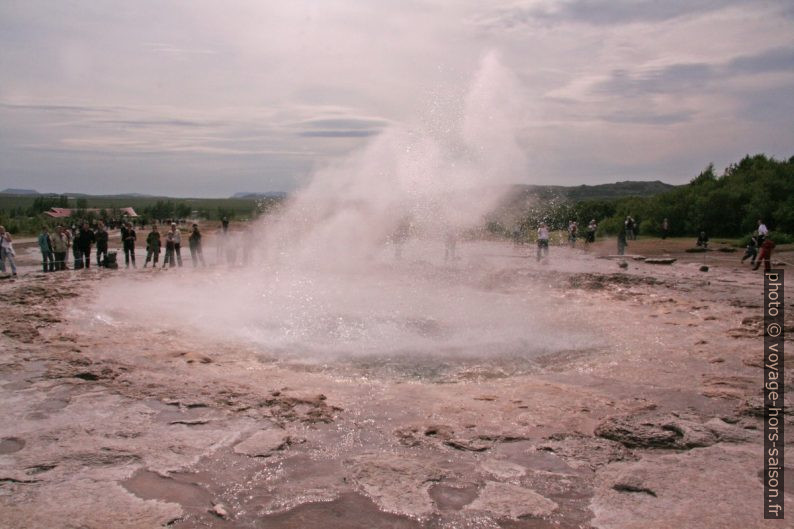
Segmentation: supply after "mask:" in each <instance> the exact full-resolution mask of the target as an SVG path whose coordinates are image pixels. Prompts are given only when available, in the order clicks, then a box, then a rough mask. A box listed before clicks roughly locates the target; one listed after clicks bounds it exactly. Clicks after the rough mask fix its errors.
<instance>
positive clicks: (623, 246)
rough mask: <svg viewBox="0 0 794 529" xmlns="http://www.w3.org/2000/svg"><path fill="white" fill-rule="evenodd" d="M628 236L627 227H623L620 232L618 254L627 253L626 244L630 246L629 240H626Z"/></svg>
mask: <svg viewBox="0 0 794 529" xmlns="http://www.w3.org/2000/svg"><path fill="white" fill-rule="evenodd" d="M627 236H628V233H627V230H626V227H625V226H623V227H621V228H620V231H619V232H618V255H624V254H625V253H626V246H628V242H626V239H627V238H628V237H627Z"/></svg>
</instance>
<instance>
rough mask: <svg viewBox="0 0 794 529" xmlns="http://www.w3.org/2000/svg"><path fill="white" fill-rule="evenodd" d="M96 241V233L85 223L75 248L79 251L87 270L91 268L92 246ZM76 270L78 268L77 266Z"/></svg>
mask: <svg viewBox="0 0 794 529" xmlns="http://www.w3.org/2000/svg"><path fill="white" fill-rule="evenodd" d="M95 241H96V238H95V237H94V232H93V231H91V228H90V227H89V226H88V223H87V222H84V223H83V225H82V226H81V227H80V231H79V232H78V235H77V239H76V240H75V247H76V248H77V249H78V252H79V254H80V259H81V260H82V262H83V266H84V267H85V268H91V245H92V244H94V242H95ZM75 268H77V267H76V266H75Z"/></svg>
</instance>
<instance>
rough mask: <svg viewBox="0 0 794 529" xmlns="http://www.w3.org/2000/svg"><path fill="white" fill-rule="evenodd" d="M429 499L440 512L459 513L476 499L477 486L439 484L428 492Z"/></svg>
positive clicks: (477, 493)
mask: <svg viewBox="0 0 794 529" xmlns="http://www.w3.org/2000/svg"><path fill="white" fill-rule="evenodd" d="M428 492H429V494H430V497H431V498H432V499H433V501H434V502H435V503H436V506H437V507H438V509H439V510H440V511H459V510H461V509H462V508H463V507H465V506H466V505H468V504H470V503H471V502H473V501H474V500H475V499H477V496H478V495H479V487H477V485H475V484H473V483H471V484H465V485H451V484H448V483H439V484H436V485H433V486H432V487H430V489H429V490H428Z"/></svg>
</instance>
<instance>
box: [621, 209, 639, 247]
mask: <svg viewBox="0 0 794 529" xmlns="http://www.w3.org/2000/svg"><path fill="white" fill-rule="evenodd" d="M623 226H624V227H625V228H626V239H627V240H630V241H633V240H634V238H635V236H634V230H635V229H636V227H637V223H636V222H634V218H632V216H631V215H629V216H628V217H626V221H625V222H624V223H623Z"/></svg>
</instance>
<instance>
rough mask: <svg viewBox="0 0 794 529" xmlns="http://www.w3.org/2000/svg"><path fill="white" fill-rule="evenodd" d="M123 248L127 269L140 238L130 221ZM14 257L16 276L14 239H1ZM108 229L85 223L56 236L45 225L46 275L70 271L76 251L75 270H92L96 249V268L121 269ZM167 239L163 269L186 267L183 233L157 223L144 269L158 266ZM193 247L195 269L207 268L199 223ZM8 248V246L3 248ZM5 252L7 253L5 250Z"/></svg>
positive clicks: (174, 226)
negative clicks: (109, 244)
mask: <svg viewBox="0 0 794 529" xmlns="http://www.w3.org/2000/svg"><path fill="white" fill-rule="evenodd" d="M0 232H1V233H5V230H3V229H2V227H1V226H0ZM119 233H120V238H121V246H122V250H123V252H124V263H125V266H126V267H127V268H129V267H130V265H132V267H133V268H135V267H136V264H135V242H136V240H137V238H138V236H137V233H136V232H135V227H134V226H133V225H132V223H130V222H127V223H124V224H122V225H121V227H120V230H119ZM6 238H7V246H8V248H9V250H8V251H9V253H10V255H11V257H12V258H11V260H10V263H11V266H12V271H13V274H14V275H16V264H15V262H14V260H13V255H14V253H13V246H12V245H11V239H10V236H8V235H7V234H6V236H5V237H4V238H2V239H0V242H2V241H4V240H6ZM108 239H109V235H108V230H107V227H106V226H105V224H104V223H103V222H102V221H99V222H97V224H96V226H94V227H93V228H92V227H91V226H90V225H89V224H88V223H87V222H84V223H83V224H82V225H81V226H80V227H79V228H76V227H72V228H68V227H66V226H63V225H58V226H57V227H56V228H55V231H54V232H53V233H50V231H49V229H48V228H47V227H46V226H44V227H43V228H42V229H41V233H40V234H39V236H38V245H39V250H40V251H41V266H42V271H44V272H56V271H59V270H66V269H67V268H68V266H67V261H68V259H67V255H68V253H69V250H70V249H71V251H72V257H73V259H74V261H73V267H74V269H75V270H79V269H81V268H90V267H91V250H92V248H94V247H95V248H96V265H97V266H100V267H107V268H118V264H117V262H116V252H110V253H109V252H108ZM163 239H164V242H165V257H164V259H163V268H165V267H166V266H168V267H174V266H182V253H181V249H182V248H181V247H182V234H181V232H180V231H179V229H178V227H177V224H176V223H175V222H172V223H171V225H170V227H169V229H168V230H167V231H166V232H165V234H164V235H161V233H160V230H159V229H158V227H157V224H152V230H151V231H150V232H149V234H148V235H147V237H146V261H145V262H144V265H143V267H144V268H146V266H147V265H148V264H149V263H150V262H151V263H152V266H154V267H156V266H157V265H158V261H159V258H160V250H161V247H162V243H163ZM188 243H189V246H190V255H191V258H192V260H193V266H197V265H198V264H199V263H201V265H202V266H206V263H205V262H204V255H203V252H202V249H201V232H200V231H199V227H198V224H193V227H192V230H191V232H190V235H189V237H188ZM3 248H5V246H3ZM4 251H5V250H4ZM4 263H5V259H3V260H2V261H0V265H2V268H0V271H5V265H4Z"/></svg>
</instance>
